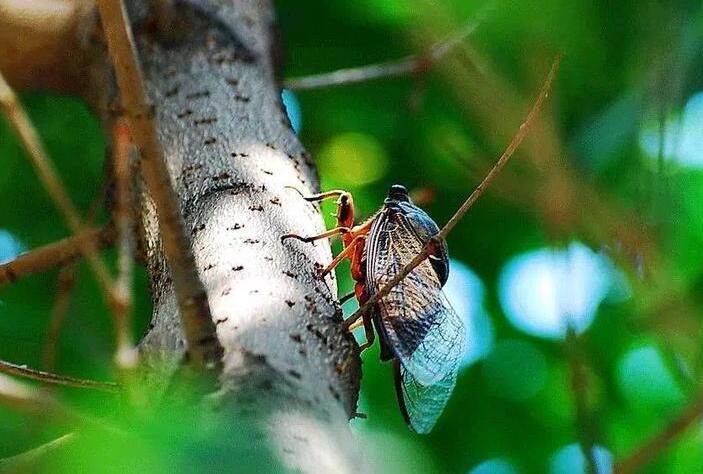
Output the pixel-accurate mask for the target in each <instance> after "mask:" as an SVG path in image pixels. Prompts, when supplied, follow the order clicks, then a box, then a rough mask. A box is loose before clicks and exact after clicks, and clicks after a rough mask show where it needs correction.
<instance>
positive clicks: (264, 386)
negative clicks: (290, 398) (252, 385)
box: [259, 380, 273, 392]
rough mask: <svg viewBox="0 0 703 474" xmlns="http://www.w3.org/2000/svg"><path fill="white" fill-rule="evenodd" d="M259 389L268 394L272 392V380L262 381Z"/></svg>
mask: <svg viewBox="0 0 703 474" xmlns="http://www.w3.org/2000/svg"><path fill="white" fill-rule="evenodd" d="M259 388H260V389H261V390H263V391H266V392H268V391H270V390H273V384H272V383H271V381H270V380H262V381H261V382H259Z"/></svg>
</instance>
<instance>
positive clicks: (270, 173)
mask: <svg viewBox="0 0 703 474" xmlns="http://www.w3.org/2000/svg"><path fill="white" fill-rule="evenodd" d="M261 171H263V172H264V173H265V174H267V175H269V176H273V171H269V170H265V169H263V168H262V169H261Z"/></svg>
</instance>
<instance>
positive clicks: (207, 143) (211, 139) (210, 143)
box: [203, 137, 217, 145]
mask: <svg viewBox="0 0 703 474" xmlns="http://www.w3.org/2000/svg"><path fill="white" fill-rule="evenodd" d="M216 142H217V139H215V138H214V137H210V138H206V139H205V141H204V142H203V145H212V144H213V143H216Z"/></svg>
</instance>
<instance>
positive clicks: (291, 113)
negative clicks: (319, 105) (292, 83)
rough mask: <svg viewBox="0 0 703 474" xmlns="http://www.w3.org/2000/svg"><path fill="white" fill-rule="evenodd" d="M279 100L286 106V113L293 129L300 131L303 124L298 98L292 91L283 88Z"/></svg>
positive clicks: (296, 131)
mask: <svg viewBox="0 0 703 474" xmlns="http://www.w3.org/2000/svg"><path fill="white" fill-rule="evenodd" d="M281 100H282V101H283V106H284V107H285V108H286V114H288V120H290V124H291V126H292V127H293V131H295V133H300V129H301V127H302V126H303V111H302V110H301V108H300V102H298V98H297V97H296V96H295V94H294V93H293V92H292V91H289V90H288V89H283V90H282V91H281Z"/></svg>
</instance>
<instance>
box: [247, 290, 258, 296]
mask: <svg viewBox="0 0 703 474" xmlns="http://www.w3.org/2000/svg"><path fill="white" fill-rule="evenodd" d="M258 292H259V290H251V291H250V292H249V294H250V295H255V294H257V293H258Z"/></svg>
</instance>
